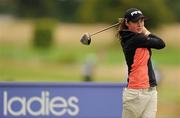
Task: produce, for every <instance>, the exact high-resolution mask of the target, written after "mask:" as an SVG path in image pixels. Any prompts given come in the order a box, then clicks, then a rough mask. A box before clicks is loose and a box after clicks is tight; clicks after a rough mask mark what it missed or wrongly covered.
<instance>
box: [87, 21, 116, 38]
mask: <svg viewBox="0 0 180 118" xmlns="http://www.w3.org/2000/svg"><path fill="white" fill-rule="evenodd" d="M118 25H119V22H118V23H116V24H114V25H111V26H109V27H107V28H104V29H102V30H99V31H97V32H94V33H92V34H90V36H93V35H96V34H98V33H101V32H103V31H106V30H108V29H110V28H113V27H115V26H118Z"/></svg>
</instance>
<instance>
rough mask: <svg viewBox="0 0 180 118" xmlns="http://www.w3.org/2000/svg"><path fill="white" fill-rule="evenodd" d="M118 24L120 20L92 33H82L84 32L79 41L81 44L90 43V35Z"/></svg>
mask: <svg viewBox="0 0 180 118" xmlns="http://www.w3.org/2000/svg"><path fill="white" fill-rule="evenodd" d="M119 24H120V22H118V23H116V24H113V25H111V26H109V27H107V28H104V29H102V30H99V31H97V32H94V33H92V34H89V33H84V34H83V35H82V36H81V39H80V42H81V43H82V44H84V45H90V43H91V37H92V36H94V35H96V34H99V33H101V32H103V31H106V30H108V29H111V28H113V27H116V26H118V25H119Z"/></svg>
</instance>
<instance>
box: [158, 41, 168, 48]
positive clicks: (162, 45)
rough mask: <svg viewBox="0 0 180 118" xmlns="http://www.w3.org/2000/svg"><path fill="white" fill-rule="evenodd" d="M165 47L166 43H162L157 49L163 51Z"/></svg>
mask: <svg viewBox="0 0 180 118" xmlns="http://www.w3.org/2000/svg"><path fill="white" fill-rule="evenodd" d="M165 47H166V44H165V43H164V42H162V43H160V44H159V45H158V46H157V47H156V49H163V48H165Z"/></svg>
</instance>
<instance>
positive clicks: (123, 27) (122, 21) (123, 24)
mask: <svg viewBox="0 0 180 118" xmlns="http://www.w3.org/2000/svg"><path fill="white" fill-rule="evenodd" d="M127 29H128V27H127V26H126V19H125V18H119V26H118V29H117V37H118V38H119V39H121V36H120V32H121V31H123V30H127Z"/></svg>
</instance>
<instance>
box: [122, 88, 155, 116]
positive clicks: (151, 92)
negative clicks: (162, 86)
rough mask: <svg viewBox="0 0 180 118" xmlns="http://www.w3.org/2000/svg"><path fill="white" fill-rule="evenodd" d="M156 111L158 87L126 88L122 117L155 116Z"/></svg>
mask: <svg viewBox="0 0 180 118" xmlns="http://www.w3.org/2000/svg"><path fill="white" fill-rule="evenodd" d="M156 112H157V90H156V87H150V88H148V89H129V88H125V89H124V91H123V112H122V118H155V117H156Z"/></svg>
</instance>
